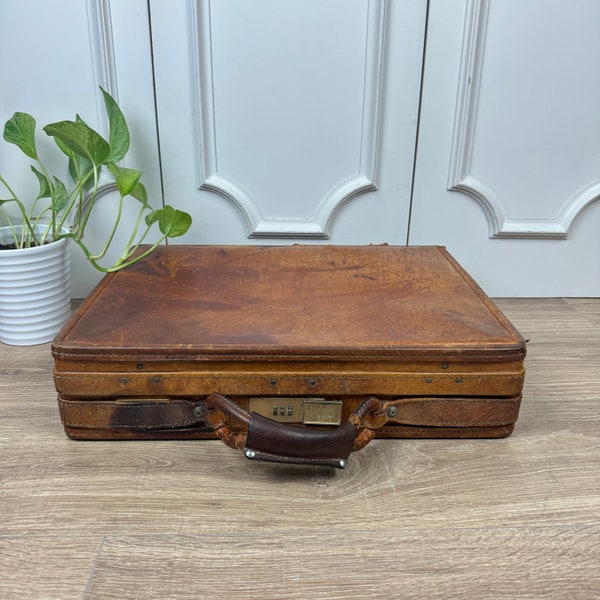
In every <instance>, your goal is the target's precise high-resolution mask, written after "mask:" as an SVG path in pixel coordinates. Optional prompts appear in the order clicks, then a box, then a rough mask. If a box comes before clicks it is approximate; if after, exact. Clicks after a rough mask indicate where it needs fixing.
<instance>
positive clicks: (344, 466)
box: [338, 458, 348, 469]
mask: <svg viewBox="0 0 600 600" xmlns="http://www.w3.org/2000/svg"><path fill="white" fill-rule="evenodd" d="M338 464H339V466H340V469H345V468H346V465H347V464H348V461H347V460H346V459H345V458H340V462H339V463H338Z"/></svg>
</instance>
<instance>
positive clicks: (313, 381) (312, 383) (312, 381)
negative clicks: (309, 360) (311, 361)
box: [308, 379, 317, 386]
mask: <svg viewBox="0 0 600 600" xmlns="http://www.w3.org/2000/svg"><path fill="white" fill-rule="evenodd" d="M308 385H313V386H314V385H317V382H316V381H315V380H314V379H310V380H309V381H308Z"/></svg>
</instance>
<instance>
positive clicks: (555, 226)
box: [448, 0, 600, 239]
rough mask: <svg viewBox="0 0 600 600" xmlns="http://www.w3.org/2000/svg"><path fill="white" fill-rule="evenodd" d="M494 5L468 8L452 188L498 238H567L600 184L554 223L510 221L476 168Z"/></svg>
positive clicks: (473, 1)
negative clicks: (474, 158)
mask: <svg viewBox="0 0 600 600" xmlns="http://www.w3.org/2000/svg"><path fill="white" fill-rule="evenodd" d="M490 2H491V0H468V3H467V10H466V18H465V27H464V40H463V49H462V58H461V67H460V74H459V88H458V95H457V103H456V115H455V122H454V134H453V139H452V151H451V157H450V169H449V174H448V189H449V190H450V191H458V192H463V193H465V194H467V195H469V196H470V197H471V198H473V199H475V200H476V201H477V202H478V203H479V204H480V206H481V208H482V209H483V211H484V213H485V215H486V217H487V220H488V224H489V234H490V237H492V238H502V237H509V238H515V237H518V238H558V239H564V238H566V237H567V233H568V231H569V227H570V226H571V224H572V222H573V220H574V219H575V218H576V217H577V215H578V214H579V213H580V212H581V211H582V210H583V209H584V208H585V207H586V206H588V205H589V204H590V203H592V202H594V201H595V200H597V199H598V198H600V179H598V180H596V181H593V182H592V183H591V184H589V185H586V186H585V187H583V188H582V189H580V190H578V191H577V192H576V193H575V194H573V196H572V197H570V198H568V199H566V201H565V203H564V204H563V206H562V208H561V209H560V210H559V211H558V214H557V215H556V216H555V217H553V218H531V219H522V218H518V219H517V218H511V217H509V215H508V213H507V209H506V206H505V204H504V202H503V200H502V197H501V196H500V195H499V194H498V192H497V191H496V190H495V189H494V188H493V186H492V185H491V184H490V183H488V182H486V181H484V180H483V179H481V178H480V177H478V176H477V174H476V173H473V171H472V168H471V165H472V161H471V159H472V155H473V151H474V149H473V146H474V138H475V130H476V127H477V113H478V104H479V93H480V85H481V72H482V67H483V61H484V54H485V44H486V34H487V26H488V14H489V6H490Z"/></svg>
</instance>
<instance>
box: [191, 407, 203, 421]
mask: <svg viewBox="0 0 600 600" xmlns="http://www.w3.org/2000/svg"><path fill="white" fill-rule="evenodd" d="M192 413H193V415H194V417H196V419H202V418H203V417H204V415H203V414H202V407H201V406H194V410H193V411H192Z"/></svg>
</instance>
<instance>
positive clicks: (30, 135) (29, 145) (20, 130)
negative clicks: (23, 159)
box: [4, 112, 38, 160]
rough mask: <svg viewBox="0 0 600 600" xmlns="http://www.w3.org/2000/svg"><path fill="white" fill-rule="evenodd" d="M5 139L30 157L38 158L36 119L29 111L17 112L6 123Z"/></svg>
mask: <svg viewBox="0 0 600 600" xmlns="http://www.w3.org/2000/svg"><path fill="white" fill-rule="evenodd" d="M4 139H5V140H6V141H7V142H10V143H11V144H15V145H16V146H18V147H19V148H20V149H21V151H22V152H24V153H25V154H26V155H27V156H29V158H33V159H35V160H37V158H38V154H37V149H36V147H35V119H34V118H33V117H32V116H31V115H30V114H27V113H22V112H16V113H15V114H14V115H13V116H12V117H11V118H10V119H9V120H8V121H6V124H5V125H4Z"/></svg>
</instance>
